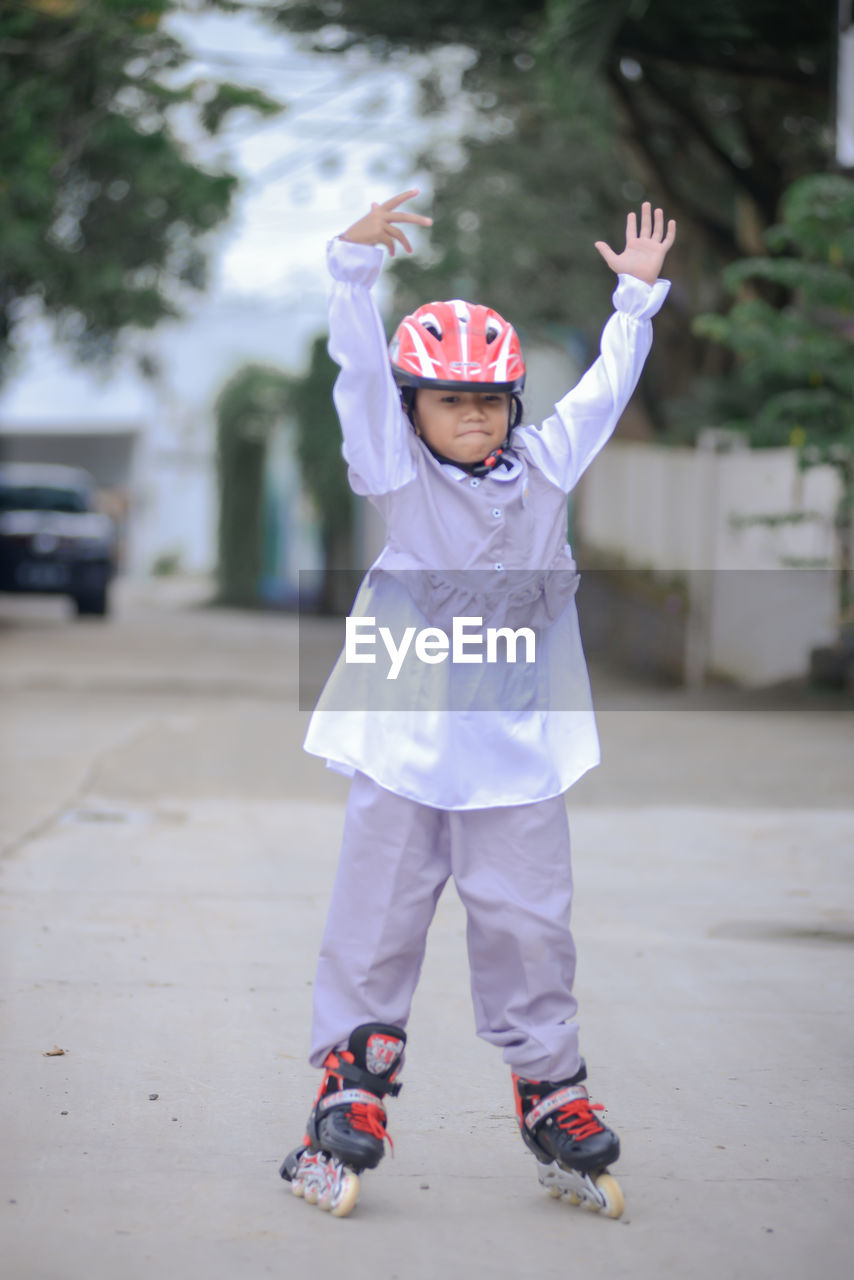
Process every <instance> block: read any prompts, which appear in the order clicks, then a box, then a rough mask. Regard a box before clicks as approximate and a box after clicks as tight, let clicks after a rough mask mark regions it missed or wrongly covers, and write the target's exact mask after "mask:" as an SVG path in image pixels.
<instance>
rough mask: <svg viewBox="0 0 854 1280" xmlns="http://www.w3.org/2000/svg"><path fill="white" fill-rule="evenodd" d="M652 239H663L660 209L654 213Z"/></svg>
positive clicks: (662, 219) (662, 218)
mask: <svg viewBox="0 0 854 1280" xmlns="http://www.w3.org/2000/svg"><path fill="white" fill-rule="evenodd" d="M653 237H654V239H656V240H663V239H664V214H663V213H662V211H661V209H656V211H655V223H654V226H653Z"/></svg>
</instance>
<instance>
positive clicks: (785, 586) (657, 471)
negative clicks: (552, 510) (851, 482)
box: [575, 433, 839, 685]
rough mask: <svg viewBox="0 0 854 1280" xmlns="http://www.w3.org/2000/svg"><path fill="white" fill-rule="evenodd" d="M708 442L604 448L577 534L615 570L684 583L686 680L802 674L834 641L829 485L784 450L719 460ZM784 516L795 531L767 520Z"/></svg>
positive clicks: (585, 492)
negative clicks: (795, 518) (647, 572)
mask: <svg viewBox="0 0 854 1280" xmlns="http://www.w3.org/2000/svg"><path fill="white" fill-rule="evenodd" d="M718 434H719V433H718ZM707 441H708V445H709V447H706V448H703V447H700V448H697V449H669V448H665V447H663V446H660V445H654V444H641V443H635V442H628V441H627V442H621V441H614V442H612V443H611V444H609V445H608V447H607V448H606V449H605V450H604V451H603V453H602V454H601V455H600V456H599V457H598V458H597V460H596V461H595V462H594V464H593V466H592V467H591V468H590V470H589V471H588V472H587V474H586V475H585V476H584V478H583V480H582V482H581V485H580V486H579V490H578V493H577V503H576V514H575V525H576V528H577V530H578V535H579V538H580V539H581V541H582V542H583V543H584V544H585V545H587V546H588V547H590V548H592V549H594V550H596V551H597V552H599V553H604V554H605V555H606V556H612V557H613V559H614V564H615V566H616V565H620V566H628V567H636V568H638V569H651V570H655V571H656V572H660V573H662V574H674V573H679V574H682V575H683V576H684V577H685V580H686V582H687V584H688V589H689V594H690V620H689V627H688V633H689V645H690V647H691V652H690V653H689V654H688V655H687V659H688V661H687V665H688V668H689V674H690V675H691V676H692V677H693V678H695V679H698V678H700V677H701V676H702V674H703V673H704V672H708V671H713V672H717V673H720V674H722V675H726V676H729V677H730V678H732V679H736V680H738V681H741V682H743V683H745V684H751V685H758V684H764V683H769V682H772V681H776V680H783V679H787V678H790V677H797V676H800V675H802V674H804V672H805V671H806V670H807V666H808V661H809V651H810V649H812V648H813V647H815V646H816V645H821V644H828V643H830V642H831V641H832V640H833V638H834V636H835V634H836V628H837V611H836V579H835V574H834V573H833V569H834V568H835V566H836V563H837V550H836V546H835V543H834V536H833V516H834V511H835V507H836V503H837V501H838V497H839V480H838V477H837V475H836V473H835V472H834V471H833V469H832V468H830V467H816V468H812V469H810V470H809V471H806V472H801V471H800V470H799V469H798V465H797V455H796V453H795V451H794V450H792V449H766V450H749V449H747V448H744V447H737V446H736V447H733V448H731V449H729V450H727V451H724V452H716V451H715V444H716V438H715V433H709V436H708V437H707ZM793 514H797V515H799V516H800V517H801V519H800V521H799V522H798V523H792V522H786V521H782V522H780V523H774V519H775V518H779V517H786V516H791V515H793Z"/></svg>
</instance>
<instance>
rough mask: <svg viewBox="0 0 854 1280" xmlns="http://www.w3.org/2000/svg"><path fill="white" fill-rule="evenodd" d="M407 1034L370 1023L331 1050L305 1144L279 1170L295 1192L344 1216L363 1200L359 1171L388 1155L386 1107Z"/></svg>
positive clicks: (394, 1089) (396, 1086) (394, 1092)
mask: <svg viewBox="0 0 854 1280" xmlns="http://www.w3.org/2000/svg"><path fill="white" fill-rule="evenodd" d="M405 1044H406V1032H405V1031H402V1030H401V1029H400V1027H390V1026H386V1025H385V1024H383V1023H379V1022H367V1023H363V1024H362V1025H361V1026H359V1027H356V1029H355V1030H354V1031H353V1032H352V1034H351V1035H350V1039H349V1041H348V1043H347V1048H346V1049H339V1050H335V1051H333V1052H332V1053H330V1054H329V1055H328V1056H327V1058H326V1061H325V1063H324V1067H325V1069H326V1070H325V1074H324V1077H323V1081H322V1082H321V1085H320V1089H319V1090H318V1094H317V1098H316V1099H315V1103H314V1106H313V1107H312V1110H311V1115H310V1116H309V1118H308V1123H307V1125H306V1133H305V1137H304V1138H303V1142H302V1145H301V1146H299V1147H295V1148H294V1150H293V1151H291V1153H290V1154H289V1155H288V1156H286V1158H285V1161H284V1163H283V1165H282V1167H281V1168H280V1170H279V1173H280V1174H281V1176H282V1177H283V1178H284V1179H285V1181H286V1182H289V1183H290V1184H291V1190H292V1191H293V1193H294V1195H295V1196H302V1197H303V1198H304V1199H305V1200H306V1202H307V1203H308V1204H316V1205H317V1206H318V1207H319V1208H321V1209H328V1210H330V1212H331V1213H332V1214H333V1215H334V1216H335V1217H336V1218H343V1217H346V1215H347V1214H348V1213H350V1212H351V1211H352V1210H353V1208H354V1207H355V1205H356V1201H357V1200H358V1198H359V1174H360V1173H361V1172H362V1171H363V1170H364V1169H375V1168H376V1166H377V1165H378V1164H379V1162H380V1160H382V1158H383V1155H384V1154H385V1146H384V1141H385V1139H386V1138H388V1140H389V1142H391V1138H389V1135H388V1133H387V1132H386V1127H385V1125H386V1111H385V1107H384V1106H383V1103H382V1099H383V1098H384V1097H385V1095H386V1094H391V1095H392V1097H395V1096H396V1095H397V1094H398V1093H400V1089H401V1086H400V1085H399V1084H395V1079H396V1077H397V1075H398V1073H399V1071H400V1068H401V1065H402V1061H403V1049H404V1045H405Z"/></svg>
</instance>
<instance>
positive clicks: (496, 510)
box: [492, 507, 504, 520]
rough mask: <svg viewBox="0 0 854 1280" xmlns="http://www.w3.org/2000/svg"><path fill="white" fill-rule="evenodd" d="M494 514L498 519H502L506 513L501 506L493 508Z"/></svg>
mask: <svg viewBox="0 0 854 1280" xmlns="http://www.w3.org/2000/svg"><path fill="white" fill-rule="evenodd" d="M492 514H493V515H494V516H495V519H496V520H500V519H501V517H502V515H503V514H504V513H503V511H502V510H501V508H500V507H493V508H492Z"/></svg>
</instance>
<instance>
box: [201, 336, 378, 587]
mask: <svg viewBox="0 0 854 1280" xmlns="http://www.w3.org/2000/svg"><path fill="white" fill-rule="evenodd" d="M337 372H338V370H337V368H336V366H335V364H334V363H333V362H332V360H331V359H330V358H329V356H328V355H327V352H326V341H325V339H324V338H317V339H316V340H315V342H314V344H313V346H312V349H311V355H310V358H309V365H308V369H307V370H306V372H305V374H304V375H303V376H302V377H299V378H292V377H288V376H287V375H286V374H283V373H281V372H279V371H278V370H276V369H268V368H265V367H264V366H261V365H247V366H246V367H245V368H243V369H241V370H240V371H239V372H238V373H237V374H235V376H234V377H233V378H232V379H231V381H230V382H229V383H228V384H227V386H226V387H225V388H224V389H223V391H222V392H221V393H220V395H219V398H218V399H217V402H216V407H215V415H216V421H217V468H218V474H219V499H220V520H219V556H218V582H219V597H220V599H222V600H223V601H226V602H228V603H230V604H237V605H251V604H255V603H257V599H258V595H257V588H258V582H259V579H260V577H261V573H262V568H263V540H264V539H263V501H262V499H263V486H264V468H265V465H266V458H267V447H268V442H269V437H270V433H271V431H272V430H273V429H274V428H275V426H276V425H277V423H281V422H285V421H287V422H292V423H293V424H294V426H295V429H296V453H297V460H298V462H299V465H300V472H301V479H302V484H303V487H304V489H305V490H306V491H307V492H308V493H309V494H310V495H311V498H312V500H313V501H314V503H315V505H316V507H317V510H318V513H319V516H320V525H321V540H322V543H323V548H324V558H325V562H326V568H327V569H341V568H349V567H352V566H351V565H350V555H351V546H350V541H351V535H352V520H353V498H352V494H351V492H350V487H349V485H348V483H347V470H346V467H345V464H344V460H343V458H342V456H341V428H340V426H339V424H338V417H337V415H336V412H335V406H334V404H333V401H332V387H333V384H334V382H335V378H336V376H337ZM335 577H336V575H333V576H332V577H330V578H329V579H328V580H327V581H326V582H325V585H324V590H323V593H322V595H323V601H322V607H323V608H332V607H333V606H334V605H335V604H336V603H337V602H336V601H335V599H334V596H335V587H336V582H335ZM347 603H349V601H348V602H347ZM345 611H346V607H345Z"/></svg>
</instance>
